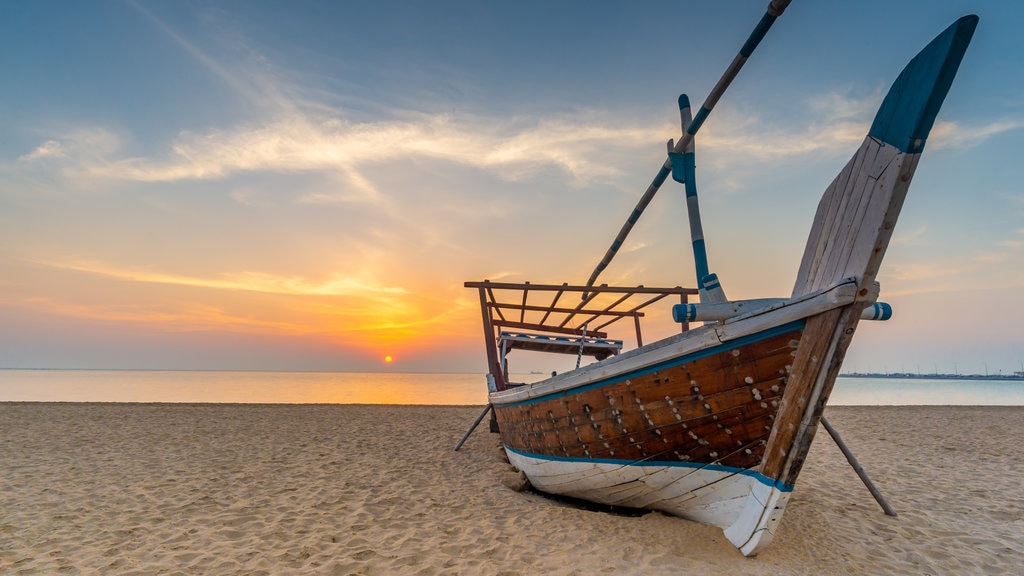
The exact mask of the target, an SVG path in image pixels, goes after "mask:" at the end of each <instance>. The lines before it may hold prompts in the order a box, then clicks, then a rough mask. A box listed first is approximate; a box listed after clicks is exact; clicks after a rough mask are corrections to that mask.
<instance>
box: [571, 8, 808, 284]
mask: <svg viewBox="0 0 1024 576" xmlns="http://www.w3.org/2000/svg"><path fill="white" fill-rule="evenodd" d="M789 2H790V0H772V1H771V3H770V4H769V5H768V9H767V10H766V11H765V14H764V16H762V17H761V21H760V22H758V23H757V26H756V27H755V28H754V31H753V32H751V33H750V36H749V37H748V38H747V41H746V42H744V44H743V47H742V48H740V53H739V54H737V55H736V57H735V58H733V61H732V63H731V64H729V67H728V68H726V69H725V73H724V74H722V77H721V78H719V80H718V83H717V84H715V87H714V89H712V90H711V93H710V94H708V97H707V99H706V100H704V105H703V106H701V107H700V110H699V111H698V112H697V115H696V116H694V118H693V120H692V121H691V122H690V123H689V126H687V128H686V130H684V131H683V135H682V137H681V138H679V141H678V142H676V143H675V146H674V148H673V150H674V151H675V152H676V153H680V154H681V153H683V151H685V150H686V148H687V147H688V146H689V145H690V143H691V142H693V137H694V135H696V134H697V131H698V130H700V127H701V126H702V125H703V124H704V120H706V119H707V117H708V115H709V114H711V110H712V109H713V108H714V107H715V104H717V103H718V99H719V98H721V97H722V94H724V93H725V90H726V89H727V88H728V87H729V84H731V83H732V81H733V79H734V78H736V75H737V74H739V71H740V69H741V68H743V65H744V64H746V62H747V59H748V58H749V57H750V55H751V53H753V52H754V49H755V48H757V45H758V44H760V43H761V40H762V39H763V38H764V36H765V34H767V33H768V30H769V29H770V28H771V27H772V24H774V23H775V20H776V19H777V18H778V17H779V16H781V15H782V12H783V11H784V10H785V9H786V7H787V6H789ZM671 171H672V161H671V160H667V159H666V160H665V163H664V164H663V165H662V166H661V169H660V170H659V171H658V174H657V176H655V177H654V180H652V181H651V184H650V185H649V186H648V187H647V190H646V191H645V192H644V195H643V196H641V197H640V201H639V202H637V204H636V208H634V209H633V212H632V213H631V214H630V215H629V218H627V219H626V223H625V224H623V225H622V228H621V229H620V230H619V233H618V235H616V236H615V240H613V241H612V245H611V247H610V248H608V251H607V252H605V255H604V258H602V259H601V261H600V262H599V263H598V264H597V267H596V268H594V272H593V273H592V274H591V275H590V279H589V280H587V287H588V288H589V287H591V286H593V285H594V282H596V281H597V277H598V276H599V275H600V274H601V272H602V271H604V269H605V268H607V267H608V264H609V263H611V261H612V258H614V257H615V254H616V253H617V252H618V251H619V248H620V247H621V246H622V243H623V242H625V241H626V236H628V235H629V232H630V231H631V230H632V229H633V225H634V224H636V223H637V221H638V220H639V219H640V215H641V214H643V212H644V210H645V209H646V208H647V205H648V204H650V203H651V200H652V199H653V198H654V195H655V194H657V192H658V189H659V188H661V185H662V184H664V183H665V178H667V177H668V175H669V172H671ZM698 281H699V279H698ZM586 298H587V292H586V291H584V292H583V299H584V300H586Z"/></svg>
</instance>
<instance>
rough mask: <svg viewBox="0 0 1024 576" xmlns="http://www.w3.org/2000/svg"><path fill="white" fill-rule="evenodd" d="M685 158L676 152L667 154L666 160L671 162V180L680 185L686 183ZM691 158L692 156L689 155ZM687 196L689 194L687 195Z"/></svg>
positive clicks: (684, 155)
mask: <svg viewBox="0 0 1024 576" xmlns="http://www.w3.org/2000/svg"><path fill="white" fill-rule="evenodd" d="M686 156H688V155H687V154H680V153H678V152H669V153H668V159H669V160H670V161H671V162H672V179H673V180H675V181H676V182H679V183H680V184H685V183H686ZM690 156H692V154H690ZM687 196H689V194H687Z"/></svg>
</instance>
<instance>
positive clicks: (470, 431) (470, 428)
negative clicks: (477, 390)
mask: <svg viewBox="0 0 1024 576" xmlns="http://www.w3.org/2000/svg"><path fill="white" fill-rule="evenodd" d="M492 408H494V407H493V406H491V405H490V404H488V405H487V406H486V407H485V408H484V411H483V412H481V413H480V415H479V416H477V417H476V420H474V421H473V425H472V426H470V427H469V430H466V433H465V434H463V435H462V439H461V440H459V443H458V444H456V445H455V452H458V451H459V448H462V445H463V444H464V443H465V442H466V439H467V438H469V435H470V434H472V433H473V430H476V427H477V426H479V425H480V423H481V422H483V420H484V417H485V416H487V413H488V412H490V411H491V409H492Z"/></svg>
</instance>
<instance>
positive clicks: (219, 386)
mask: <svg viewBox="0 0 1024 576" xmlns="http://www.w3.org/2000/svg"><path fill="white" fill-rule="evenodd" d="M542 377H543V376H542V375H539V374H532V375H515V376H514V379H515V380H518V381H521V382H523V381H525V382H529V381H531V380H537V379H540V378H542ZM3 401H30V402H39V401H43V402H49V401H55V402H215V403H267V404H314V403H325V404H463V405H483V404H486V403H487V392H486V384H485V380H484V376H483V375H481V374H401V373H355V372H175V371H168V372H161V371H132V370H0V402H3ZM829 403H830V404H833V405H912V404H927V405H1012V406H1022V405H1024V382H1020V381H1017V382H1012V381H993V380H923V379H895V378H839V379H838V380H837V382H836V387H835V389H834V390H833V392H832V398H831V400H830V401H829Z"/></svg>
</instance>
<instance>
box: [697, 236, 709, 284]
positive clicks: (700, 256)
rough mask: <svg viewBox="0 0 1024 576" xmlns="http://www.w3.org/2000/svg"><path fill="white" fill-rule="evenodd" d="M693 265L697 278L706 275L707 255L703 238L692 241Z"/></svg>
mask: <svg viewBox="0 0 1024 576" xmlns="http://www.w3.org/2000/svg"><path fill="white" fill-rule="evenodd" d="M693 263H694V265H695V266H696V267H697V278H699V279H703V278H704V277H705V276H707V275H708V253H707V249H706V248H705V247H704V239H703V238H701V239H698V240H694V241H693Z"/></svg>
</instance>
